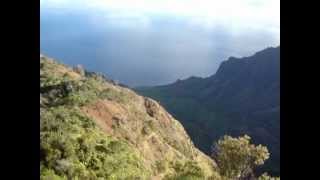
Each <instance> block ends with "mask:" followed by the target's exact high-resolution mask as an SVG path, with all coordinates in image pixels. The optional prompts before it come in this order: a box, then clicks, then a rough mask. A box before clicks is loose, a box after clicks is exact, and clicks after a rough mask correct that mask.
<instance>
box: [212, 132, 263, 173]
mask: <svg viewBox="0 0 320 180" xmlns="http://www.w3.org/2000/svg"><path fill="white" fill-rule="evenodd" d="M212 157H213V158H214V159H215V160H216V162H217V164H218V166H219V170H220V174H221V175H222V176H225V177H227V178H230V179H243V178H245V177H247V176H249V175H251V174H252V171H253V169H254V168H255V167H256V166H259V165H262V164H263V163H264V161H265V160H267V159H268V158H269V152H268V149H267V148H266V147H264V146H261V145H258V146H255V145H253V144H250V137H249V136H247V135H245V136H243V137H239V138H232V137H230V136H224V137H223V138H222V139H220V140H219V141H218V142H217V143H216V144H215V146H214V152H213V154H212Z"/></svg>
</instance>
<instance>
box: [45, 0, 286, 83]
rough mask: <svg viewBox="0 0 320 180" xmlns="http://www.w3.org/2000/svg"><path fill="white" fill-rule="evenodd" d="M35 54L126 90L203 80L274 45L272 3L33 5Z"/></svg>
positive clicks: (276, 27)
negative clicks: (226, 63)
mask: <svg viewBox="0 0 320 180" xmlns="http://www.w3.org/2000/svg"><path fill="white" fill-rule="evenodd" d="M40 3H41V17H40V26H41V27H40V28H41V29H40V32H41V33H40V43H41V51H42V53H44V54H46V55H48V56H51V57H53V58H57V59H58V60H61V61H63V62H64V63H66V64H69V65H76V64H83V65H84V66H85V67H86V68H87V69H89V70H92V71H99V72H103V73H105V74H106V75H107V76H109V77H110V78H113V79H115V80H119V81H120V82H123V83H125V84H128V85H130V86H140V85H158V84H166V83H170V82H173V81H175V80H176V79H178V78H180V79H183V78H187V77H189V76H202V77H204V76H209V75H212V74H214V73H215V71H216V70H217V68H218V66H219V64H220V62H221V61H223V60H225V59H227V58H228V57H229V56H240V57H241V56H248V55H251V54H253V53H254V52H256V51H259V50H262V49H264V48H266V47H269V46H278V45H279V44H280V1H279V0H223V1H221V0H219V1H218V0H40Z"/></svg>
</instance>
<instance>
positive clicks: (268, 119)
mask: <svg viewBox="0 0 320 180" xmlns="http://www.w3.org/2000/svg"><path fill="white" fill-rule="evenodd" d="M136 91H137V92H138V93H140V94H142V95H145V96H148V97H152V98H154V99H156V100H158V101H160V103H161V104H162V105H163V106H164V107H165V108H166V109H167V110H168V111H169V112H170V113H171V114H172V115H173V116H174V117H175V118H177V119H179V120H180V122H181V123H182V124H183V126H184V127H185V129H186V131H187V132H188V134H189V135H190V137H191V138H192V140H193V142H194V143H195V145H196V146H197V147H198V148H199V149H201V150H203V151H204V152H206V153H207V154H209V153H210V151H211V144H212V142H213V141H216V140H217V139H218V138H220V137H221V136H223V135H225V134H229V135H232V136H239V135H243V134H248V135H250V136H251V137H252V138H253V140H254V143H258V144H265V145H267V147H268V149H269V150H270V151H271V158H270V160H268V161H267V162H266V165H265V166H264V170H267V171H269V172H270V173H271V174H274V175H280V47H277V48H267V49H265V50H263V51H260V52H258V53H256V54H254V55H253V56H250V57H245V58H234V57H231V58H229V59H228V60H227V61H224V62H223V63H222V64H221V65H220V67H219V69H218V71H217V72H216V74H214V75H212V76H210V77H208V78H198V77H191V78H188V79H186V80H179V81H177V82H175V83H173V84H169V85H165V86H156V87H141V88H137V89H136Z"/></svg>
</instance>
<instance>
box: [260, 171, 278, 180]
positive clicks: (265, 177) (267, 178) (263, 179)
mask: <svg viewBox="0 0 320 180" xmlns="http://www.w3.org/2000/svg"><path fill="white" fill-rule="evenodd" d="M258 180H280V177H271V176H269V175H268V174H267V173H263V174H262V175H261V176H260V177H259V178H258Z"/></svg>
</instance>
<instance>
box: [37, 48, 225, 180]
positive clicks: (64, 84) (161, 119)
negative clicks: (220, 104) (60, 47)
mask: <svg viewBox="0 0 320 180" xmlns="http://www.w3.org/2000/svg"><path fill="white" fill-rule="evenodd" d="M40 142H41V144H40V171H41V179H52V178H53V179H74V178H78V179H99V178H100V179H101V178H102V179H146V180H149V179H152V180H157V179H173V177H181V178H182V177H185V178H188V177H190V178H191V177H194V178H195V177H197V178H198V179H208V178H210V177H211V178H216V179H217V178H219V177H220V176H219V174H218V173H217V166H216V163H215V162H214V160H212V159H211V158H209V157H208V156H207V155H205V154H203V153H202V152H201V151H200V150H198V149H197V148H196V147H195V146H194V145H193V142H192V141H191V139H190V137H189V136H188V134H187V133H186V131H185V130H184V128H183V126H182V125H181V124H180V123H179V122H178V121H177V120H176V119H174V118H173V117H172V116H171V115H170V114H169V113H168V112H167V111H166V110H165V109H164V108H163V107H162V106H161V105H160V104H158V103H157V102H156V101H154V100H152V99H150V98H147V97H142V96H140V95H137V94H136V93H135V92H134V91H133V90H131V89H128V88H126V87H123V86H119V85H118V84H117V83H116V82H114V81H112V80H109V79H108V78H106V77H104V76H102V75H100V74H97V73H91V72H87V71H85V70H84V69H82V68H81V67H75V68H70V67H67V66H65V65H63V64H61V63H58V62H57V61H55V60H54V59H51V58H48V57H46V56H44V55H41V54H40Z"/></svg>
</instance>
